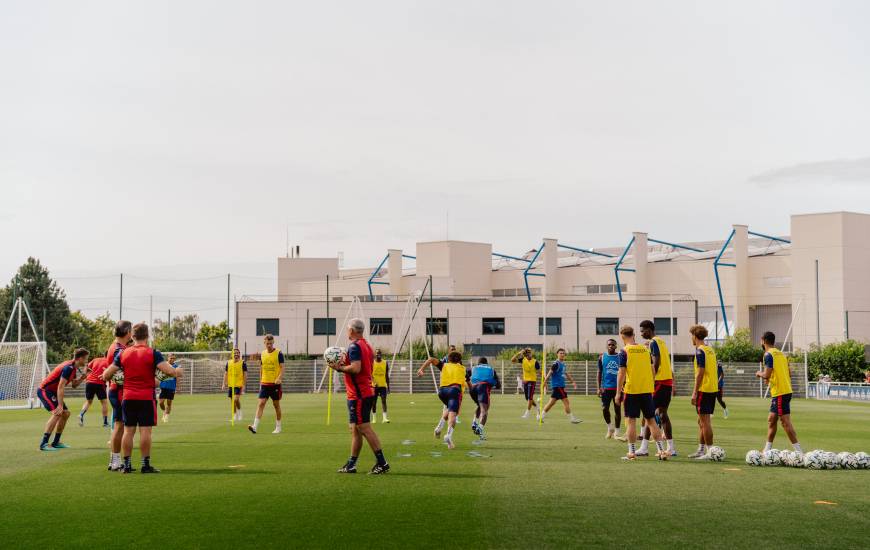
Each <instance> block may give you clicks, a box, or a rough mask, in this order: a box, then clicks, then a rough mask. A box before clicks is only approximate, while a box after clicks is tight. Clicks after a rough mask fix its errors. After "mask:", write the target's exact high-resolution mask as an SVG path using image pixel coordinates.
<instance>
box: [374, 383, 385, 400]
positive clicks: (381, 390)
mask: <svg viewBox="0 0 870 550" xmlns="http://www.w3.org/2000/svg"><path fill="white" fill-rule="evenodd" d="M375 397H383V398H384V399H386V398H387V387H386V386H375Z"/></svg>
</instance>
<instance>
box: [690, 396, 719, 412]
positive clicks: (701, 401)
mask: <svg viewBox="0 0 870 550" xmlns="http://www.w3.org/2000/svg"><path fill="white" fill-rule="evenodd" d="M717 395H719V392H707V393H704V392H702V391H699V392H698V400H697V401H696V403H697V405H695V410H696V411H697V413H698V414H713V411H715V410H716V396H717Z"/></svg>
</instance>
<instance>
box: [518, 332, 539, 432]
mask: <svg viewBox="0 0 870 550" xmlns="http://www.w3.org/2000/svg"><path fill="white" fill-rule="evenodd" d="M511 363H520V364H521V365H522V368H523V396H524V397H525V398H526V410H525V412H524V413H523V416H522V418H528V417H529V412H531V410H532V407H537V406H538V404H537V403H535V386H536V385H537V383H538V372H539V371H540V370H541V364H540V363H538V360H537V359H535V358H534V356H533V355H532V348H525V349H524V350H522V351H519V352H517V353H516V354H515V355H514V356H513V357H511Z"/></svg>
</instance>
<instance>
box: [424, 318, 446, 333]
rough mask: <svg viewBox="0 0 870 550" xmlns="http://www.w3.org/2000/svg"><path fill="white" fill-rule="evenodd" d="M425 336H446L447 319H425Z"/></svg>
mask: <svg viewBox="0 0 870 550" xmlns="http://www.w3.org/2000/svg"><path fill="white" fill-rule="evenodd" d="M426 334H427V335H428V334H432V335H434V336H438V335H444V334H447V317H427V318H426Z"/></svg>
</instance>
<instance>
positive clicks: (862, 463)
mask: <svg viewBox="0 0 870 550" xmlns="http://www.w3.org/2000/svg"><path fill="white" fill-rule="evenodd" d="M855 462H856V463H857V464H858V466H857V467H858V468H859V469H861V470H866V469H868V468H870V455H868V454H867V453H864V452H861V453H855Z"/></svg>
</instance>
